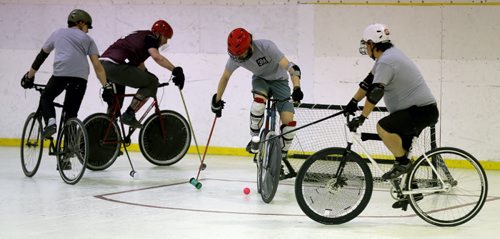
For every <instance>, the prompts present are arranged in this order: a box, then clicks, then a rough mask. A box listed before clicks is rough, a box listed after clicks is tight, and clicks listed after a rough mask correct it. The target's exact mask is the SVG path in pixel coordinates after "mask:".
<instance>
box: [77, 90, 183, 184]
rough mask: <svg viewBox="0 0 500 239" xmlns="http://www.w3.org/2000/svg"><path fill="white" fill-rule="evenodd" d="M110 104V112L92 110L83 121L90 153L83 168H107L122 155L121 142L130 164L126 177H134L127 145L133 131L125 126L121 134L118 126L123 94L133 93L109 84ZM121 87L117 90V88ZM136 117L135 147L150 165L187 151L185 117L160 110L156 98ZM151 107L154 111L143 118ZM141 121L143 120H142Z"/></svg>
mask: <svg viewBox="0 0 500 239" xmlns="http://www.w3.org/2000/svg"><path fill="white" fill-rule="evenodd" d="M167 85H168V82H165V83H161V84H159V86H158V88H161V87H164V86H167ZM112 87H113V92H114V96H113V103H112V105H111V108H110V111H109V112H108V113H107V114H106V113H95V114H92V115H90V116H88V117H87V118H86V119H85V120H84V124H85V127H86V128H87V131H88V132H89V138H90V153H89V154H90V156H89V161H88V163H87V167H88V168H89V169H91V170H94V171H100V170H104V169H107V168H108V167H110V166H111V165H112V164H113V163H114V162H115V160H116V158H117V157H118V156H119V155H121V154H122V152H121V151H120V148H121V145H123V148H124V150H125V153H126V154H127V157H128V160H129V163H130V165H131V167H132V171H131V172H130V176H132V177H134V174H135V170H134V168H133V166H132V163H131V161H130V157H129V155H128V151H127V147H128V146H129V145H130V144H131V139H130V137H131V135H132V134H133V133H134V132H135V131H136V130H137V129H136V128H133V127H129V128H128V133H125V128H124V125H123V123H121V121H119V122H120V127H119V126H118V122H117V121H118V118H119V117H121V114H120V110H121V105H122V102H123V99H124V98H125V97H133V96H134V95H135V94H125V86H122V85H118V84H112ZM120 88H121V90H119V89H120ZM152 99H153V101H152V102H151V104H150V105H149V106H148V107H147V108H146V111H145V112H144V114H143V115H142V116H141V117H140V118H139V122H140V123H141V124H142V125H143V127H142V128H141V129H140V131H139V148H140V151H141V153H142V155H143V156H144V157H145V158H146V159H147V160H148V161H149V162H150V163H152V164H154V165H159V166H166V165H172V164H174V163H177V162H178V161H179V160H181V159H182V157H183V156H184V155H185V154H186V153H187V151H188V149H189V146H190V144H191V129H190V127H189V124H188V122H187V121H186V119H185V118H184V117H183V116H182V115H180V114H179V113H177V112H175V111H172V110H160V108H159V104H158V101H157V98H156V97H152ZM153 108H154V114H152V115H150V116H149V117H148V118H147V119H146V120H144V119H145V118H146V117H147V116H148V114H149V112H150V111H151V110H152V109H153ZM143 122H144V123H143Z"/></svg>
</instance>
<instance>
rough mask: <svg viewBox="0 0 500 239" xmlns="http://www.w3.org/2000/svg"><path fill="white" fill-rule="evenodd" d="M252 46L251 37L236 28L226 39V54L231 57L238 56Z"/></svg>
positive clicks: (245, 31) (244, 31) (243, 30)
mask: <svg viewBox="0 0 500 239" xmlns="http://www.w3.org/2000/svg"><path fill="white" fill-rule="evenodd" d="M251 45H252V35H251V34H250V33H248V32H247V30H245V29H243V28H236V29H234V30H233V31H231V33H229V36H228V37H227V52H228V53H229V55H231V56H234V57H236V56H240V55H241V54H243V53H245V52H246V51H247V50H248V49H249V48H250V47H251Z"/></svg>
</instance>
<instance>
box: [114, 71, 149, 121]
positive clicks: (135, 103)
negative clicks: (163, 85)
mask: <svg viewBox="0 0 500 239" xmlns="http://www.w3.org/2000/svg"><path fill="white" fill-rule="evenodd" d="M109 74H110V75H112V76H113V77H112V78H113V82H116V83H118V84H121V85H125V86H129V87H133V88H138V91H137V94H136V95H135V96H134V98H133V99H132V102H131V103H130V106H129V107H128V108H127V110H126V111H125V113H123V114H122V117H121V121H122V122H123V123H124V124H126V125H130V126H132V127H135V128H140V127H142V125H141V124H140V123H139V121H137V119H136V118H135V112H137V111H138V110H139V109H140V108H141V107H142V106H143V105H144V103H146V101H147V100H148V98H149V97H153V96H156V91H157V90H158V84H159V80H158V78H157V77H156V76H155V75H154V74H152V73H150V72H147V71H143V70H141V69H139V68H137V67H132V66H124V65H117V66H116V67H114V68H113V71H112V72H111V73H109Z"/></svg>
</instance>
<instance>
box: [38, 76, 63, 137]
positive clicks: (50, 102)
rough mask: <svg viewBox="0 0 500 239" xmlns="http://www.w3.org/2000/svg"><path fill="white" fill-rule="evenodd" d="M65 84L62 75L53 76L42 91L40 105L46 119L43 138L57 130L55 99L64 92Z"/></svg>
mask: <svg viewBox="0 0 500 239" xmlns="http://www.w3.org/2000/svg"><path fill="white" fill-rule="evenodd" d="M65 85H66V84H65V82H63V81H62V80H61V77H56V76H52V77H50V79H49V81H48V82H47V86H46V87H45V90H44V92H43V93H42V96H41V98H40V106H41V108H42V115H43V119H44V121H45V128H44V129H43V131H42V138H48V137H50V136H52V135H53V134H55V133H56V131H57V126H56V110H55V109H54V99H55V98H56V97H57V96H59V95H60V94H61V93H62V92H63V90H64V87H65Z"/></svg>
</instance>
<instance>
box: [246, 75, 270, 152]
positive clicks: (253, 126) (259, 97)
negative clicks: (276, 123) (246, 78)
mask: <svg viewBox="0 0 500 239" xmlns="http://www.w3.org/2000/svg"><path fill="white" fill-rule="evenodd" d="M268 92H269V86H268V83H267V82H266V81H265V80H264V79H261V78H253V79H252V95H253V101H252V106H251V107H250V137H254V136H259V133H260V129H261V128H262V125H263V124H264V111H265V110H266V102H267V97H268ZM246 150H247V152H249V153H252V154H255V153H257V151H258V144H255V143H253V142H252V140H251V139H250V142H248V144H247V147H246Z"/></svg>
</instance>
